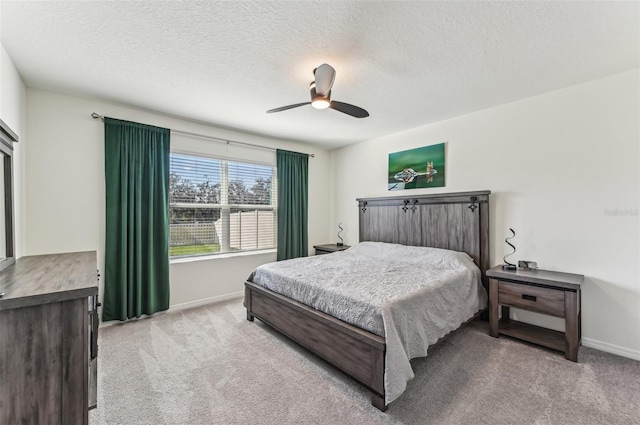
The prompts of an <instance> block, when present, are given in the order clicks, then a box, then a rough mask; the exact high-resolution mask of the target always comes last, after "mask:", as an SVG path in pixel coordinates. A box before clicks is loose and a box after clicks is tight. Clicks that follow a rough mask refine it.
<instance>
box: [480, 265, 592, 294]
mask: <svg viewBox="0 0 640 425" xmlns="http://www.w3.org/2000/svg"><path fill="white" fill-rule="evenodd" d="M487 276H488V277H490V278H493V279H500V280H509V281H512V282H520V283H531V284H534V285H544V286H553V287H558V288H564V289H571V290H574V291H575V290H579V289H580V286H581V285H582V281H583V280H584V276H583V275H581V274H573V273H562V272H554V271H551V270H540V269H531V270H523V269H517V270H502V266H496V267H493V268H491V269H489V270H487Z"/></svg>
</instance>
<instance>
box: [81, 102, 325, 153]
mask: <svg viewBox="0 0 640 425" xmlns="http://www.w3.org/2000/svg"><path fill="white" fill-rule="evenodd" d="M91 118H93V119H94V120H97V119H99V120H100V121H103V122H104V115H99V114H96V113H95V112H92V113H91ZM170 130H171V132H172V133H176V134H182V135H184V136H191V137H200V138H202V139H207V140H215V141H216V142H225V143H227V144H229V143H233V144H234V145H242V146H249V147H252V148H256V149H265V150H268V151H275V150H276V149H275V148H270V147H268V146H261V145H256V144H253V143H247V142H238V141H236V140H228V139H220V138H219V137H212V136H207V135H205V134H198V133H191V132H188V131H181V130H173V129H170ZM308 155H309V156H310V157H311V158H315V157H316V155H315V154H313V153H310V154H308Z"/></svg>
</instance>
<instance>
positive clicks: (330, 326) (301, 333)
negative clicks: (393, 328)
mask: <svg viewBox="0 0 640 425" xmlns="http://www.w3.org/2000/svg"><path fill="white" fill-rule="evenodd" d="M244 305H245V307H246V308H247V320H249V321H253V318H254V317H257V318H258V319H260V320H261V321H263V322H264V323H266V324H268V325H269V326H271V327H273V328H275V329H276V330H278V331H279V332H281V333H282V334H284V335H286V336H287V337H289V338H291V339H292V340H294V341H295V342H297V343H298V344H300V345H302V346H303V347H305V348H307V349H308V350H310V351H311V352H313V353H314V354H316V355H318V356H320V357H322V358H323V359H325V360H326V361H328V362H329V363H331V364H332V365H334V366H336V367H337V368H339V369H340V370H342V371H343V372H345V373H346V374H347V375H349V376H351V377H352V378H354V379H355V380H356V381H358V382H359V383H361V384H362V385H364V386H365V387H366V388H367V389H368V390H369V391H371V392H372V404H373V405H374V406H375V407H377V408H378V409H380V410H383V411H384V410H385V408H386V406H385V405H384V357H385V349H386V343H385V339H384V338H383V337H381V336H378V335H375V334H372V333H370V332H367V331H364V330H362V329H360V328H357V327H355V326H352V325H349V324H348V323H345V322H343V321H341V320H338V319H336V318H335V317H332V316H329V315H328V314H326V313H323V312H321V311H318V310H315V309H313V308H311V307H309V306H306V305H304V304H302V303H299V302H297V301H294V300H292V299H289V298H287V297H284V296H282V295H280V294H276V293H275V292H273V291H269V290H268V289H265V288H262V287H260V286H257V285H255V284H254V283H252V282H246V283H245V297H244Z"/></svg>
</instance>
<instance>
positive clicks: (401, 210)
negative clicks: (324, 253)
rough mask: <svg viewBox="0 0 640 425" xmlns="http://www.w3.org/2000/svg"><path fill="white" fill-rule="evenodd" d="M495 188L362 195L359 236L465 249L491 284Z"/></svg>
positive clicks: (486, 283) (374, 240) (361, 239)
mask: <svg viewBox="0 0 640 425" xmlns="http://www.w3.org/2000/svg"><path fill="white" fill-rule="evenodd" d="M490 194H491V191H489V190H483V191H477V192H458V193H438V194H433V195H413V196H411V195H407V196H396V197H384V198H359V199H357V201H358V208H359V210H360V214H359V215H360V241H361V242H363V241H373V242H388V243H399V244H403V245H414V246H429V247H434V248H445V249H451V250H454V251H462V252H466V253H467V254H469V256H470V257H471V258H473V260H474V261H475V263H476V265H477V266H478V267H479V268H480V270H481V271H482V283H483V284H484V286H485V287H486V288H488V287H489V281H488V280H487V276H486V271H487V269H488V268H489V267H490V260H489V195H490Z"/></svg>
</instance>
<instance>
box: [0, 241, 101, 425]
mask: <svg viewBox="0 0 640 425" xmlns="http://www.w3.org/2000/svg"><path fill="white" fill-rule="evenodd" d="M96 266H97V257H96V252H95V251H91V252H77V253H68V254H51V255H38V256H30V257H22V258H20V259H18V260H17V261H16V262H15V264H14V265H12V266H10V267H8V268H6V269H5V270H3V271H1V272H0V293H4V295H3V296H2V297H1V298H0V424H32V425H37V424H47V425H56V424H61V425H80V424H88V422H89V418H88V409H89V408H91V407H95V398H96V381H95V378H96V361H97V337H98V334H97V330H98V317H97V313H96V307H97V297H98V275H97V271H96Z"/></svg>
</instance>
